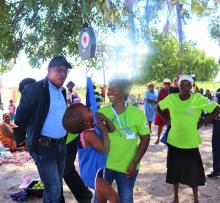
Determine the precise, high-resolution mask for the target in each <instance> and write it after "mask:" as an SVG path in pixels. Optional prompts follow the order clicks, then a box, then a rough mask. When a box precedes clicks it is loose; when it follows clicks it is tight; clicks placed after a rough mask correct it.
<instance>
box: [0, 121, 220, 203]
mask: <svg viewBox="0 0 220 203" xmlns="http://www.w3.org/2000/svg"><path fill="white" fill-rule="evenodd" d="M211 130H212V126H211V125H210V126H208V127H203V128H202V129H201V136H202V139H203V144H202V145H201V146H200V151H201V154H202V159H203V162H204V167H205V171H206V174H207V173H209V172H210V171H211V170H212V154H211ZM155 134H156V131H155V129H153V134H152V138H151V144H150V146H149V149H148V151H147V153H146V154H145V156H144V158H143V161H142V163H141V167H140V172H139V176H138V178H137V181H136V185H135V192H134V200H135V201H134V202H135V203H160V202H161V203H165V202H171V201H172V188H171V186H170V185H168V184H166V183H165V177H166V153H167V148H166V146H165V145H163V144H159V145H155V144H154V142H155V140H156V136H155ZM22 175H28V176H31V177H37V176H38V175H37V170H36V167H35V165H34V163H32V164H29V165H27V166H15V165H12V164H3V165H1V166H0V188H1V194H0V202H1V203H10V202H13V201H11V200H10V197H9V194H10V193H12V192H15V191H17V186H18V185H19V183H20V179H21V177H22ZM64 194H65V199H66V203H74V202H76V201H75V199H74V197H73V196H72V194H71V193H70V191H69V189H68V188H67V186H66V185H65V187H64ZM200 200H201V203H212V202H213V203H220V178H219V179H218V178H215V179H211V180H210V179H207V182H206V185H205V186H204V187H201V188H200ZM28 202H31V203H40V202H42V200H40V199H36V198H35V199H31V200H29V201H28ZM180 202H181V203H188V202H193V201H192V192H191V189H190V188H187V187H186V186H183V185H181V186H180Z"/></svg>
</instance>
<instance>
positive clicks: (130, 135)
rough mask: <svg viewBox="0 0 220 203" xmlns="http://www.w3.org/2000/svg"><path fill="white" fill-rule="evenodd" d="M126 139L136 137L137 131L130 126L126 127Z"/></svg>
mask: <svg viewBox="0 0 220 203" xmlns="http://www.w3.org/2000/svg"><path fill="white" fill-rule="evenodd" d="M126 139H127V140H131V139H135V132H132V131H131V130H130V129H129V128H128V129H126Z"/></svg>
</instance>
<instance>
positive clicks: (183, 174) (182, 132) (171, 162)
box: [157, 75, 220, 203]
mask: <svg viewBox="0 0 220 203" xmlns="http://www.w3.org/2000/svg"><path fill="white" fill-rule="evenodd" d="M192 85H193V79H192V77H191V76H189V75H183V76H181V77H180V79H179V89H180V93H176V94H170V95H169V96H168V97H166V98H165V99H164V100H162V101H161V102H159V104H158V106H157V111H158V113H159V115H160V116H161V118H163V119H164V120H165V121H166V123H167V124H168V125H170V126H171V128H170V131H169V134H168V138H167V145H168V156H167V177H166V182H167V183H170V184H173V186H174V202H176V203H177V202H179V199H178V187H179V183H182V184H186V185H189V186H190V187H191V188H192V190H193V196H194V202H195V203H197V202H199V200H198V186H202V185H205V173H204V168H203V163H202V159H201V156H200V152H199V149H198V146H199V144H201V138H200V136H199V132H198V129H199V128H200V127H201V126H202V125H203V124H205V123H207V122H208V121H210V120H211V119H212V118H214V117H215V116H216V115H217V114H218V113H219V112H220V107H219V106H218V105H217V104H216V103H215V102H211V101H209V100H208V99H207V98H205V97H204V96H202V95H201V94H199V93H196V94H192V93H191V89H192ZM164 109H168V110H169V113H170V121H169V120H168V118H167V117H166V116H165V115H164V114H163V110H164ZM202 111H206V112H209V113H210V114H209V116H207V117H206V119H204V120H201V119H200V116H201V113H202Z"/></svg>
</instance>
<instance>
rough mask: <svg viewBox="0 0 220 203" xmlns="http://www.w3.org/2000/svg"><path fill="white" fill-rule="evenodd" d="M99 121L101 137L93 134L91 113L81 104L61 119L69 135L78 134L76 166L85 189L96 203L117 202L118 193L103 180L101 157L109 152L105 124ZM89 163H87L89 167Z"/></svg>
mask: <svg viewBox="0 0 220 203" xmlns="http://www.w3.org/2000/svg"><path fill="white" fill-rule="evenodd" d="M98 118H100V119H99V124H98V125H97V127H98V128H99V129H100V130H101V132H102V134H103V136H102V138H101V137H99V136H98V135H97V134H96V132H95V129H94V127H95V125H94V121H93V115H92V112H91V111H90V110H89V109H88V108H87V107H86V106H85V105H83V104H81V103H78V104H73V105H71V106H69V107H68V108H67V110H66V112H65V114H64V116H63V126H64V128H65V129H66V130H67V131H68V132H71V133H79V134H80V144H79V148H78V153H79V154H78V156H79V167H80V175H81V177H82V180H83V181H84V183H85V184H86V186H88V187H89V188H92V189H95V190H96V196H97V199H98V201H99V203H104V202H106V201H107V200H109V201H110V203H119V201H118V196H117V193H116V192H115V191H114V190H113V188H112V187H111V186H110V185H109V184H108V182H107V181H106V180H104V178H103V175H104V171H103V170H104V168H103V167H105V164H106V163H105V162H106V161H103V156H106V154H107V153H108V151H109V137H108V130H107V128H106V126H105V123H104V122H103V120H102V119H101V118H103V117H98ZM112 128H114V127H112ZM88 163H90V164H89V167H88V165H87V164H88ZM97 166H98V167H97ZM87 167H88V168H87Z"/></svg>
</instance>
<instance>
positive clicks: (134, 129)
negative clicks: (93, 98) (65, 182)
mask: <svg viewBox="0 0 220 203" xmlns="http://www.w3.org/2000/svg"><path fill="white" fill-rule="evenodd" d="M130 89H131V82H130V81H129V80H127V79H114V80H112V81H111V82H110V84H109V89H108V93H107V95H108V97H109V100H110V102H111V104H110V105H108V106H105V107H103V108H101V109H100V112H101V113H103V114H104V115H105V116H106V117H107V118H108V119H109V120H111V121H112V122H113V124H114V126H115V128H116V130H115V131H114V132H112V133H109V139H110V151H109V154H108V159H107V166H106V171H105V178H106V180H107V181H108V182H109V184H112V182H113V181H114V180H115V181H116V184H117V189H118V194H119V199H120V203H133V188H134V184H135V180H136V177H137V174H138V168H139V163H140V161H141V159H142V157H143V155H144V154H145V152H146V150H147V148H148V145H149V141H150V136H149V134H150V130H149V128H148V127H146V122H147V120H146V117H145V115H144V112H143V111H142V110H141V109H139V108H137V107H135V106H133V105H131V104H127V102H126V101H127V98H128V95H129V93H130Z"/></svg>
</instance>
